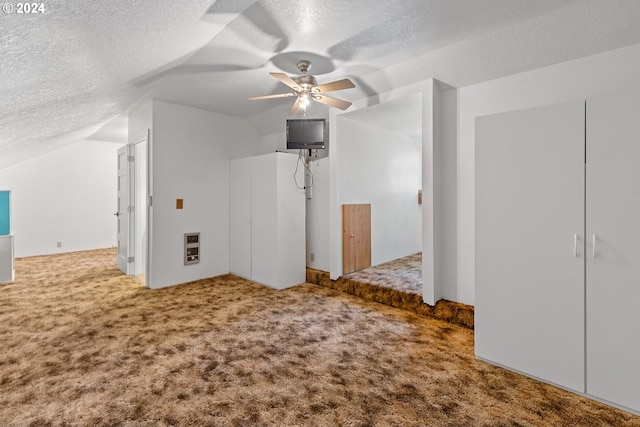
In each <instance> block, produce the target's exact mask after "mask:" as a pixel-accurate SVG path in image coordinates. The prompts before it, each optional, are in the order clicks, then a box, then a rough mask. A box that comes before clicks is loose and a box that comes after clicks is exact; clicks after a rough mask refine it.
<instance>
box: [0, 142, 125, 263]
mask: <svg viewBox="0 0 640 427" xmlns="http://www.w3.org/2000/svg"><path fill="white" fill-rule="evenodd" d="M121 146H122V144H114V143H111V142H101V141H80V142H77V143H74V144H70V145H66V146H64V147H62V148H60V149H58V150H55V151H52V152H49V153H46V154H43V155H41V156H38V157H35V158H32V159H31V160H27V161H25V162H22V163H18V164H15V165H13V166H9V167H5V168H3V169H2V170H0V189H8V190H12V205H13V206H12V211H13V216H12V220H13V229H14V232H15V255H16V257H27V256H34V255H44V254H53V253H61V252H74V251H83V250H89V249H98V248H108V247H115V246H116V244H117V236H116V226H117V222H116V217H115V216H114V215H113V214H114V213H115V212H116V210H117V202H116V197H117V170H116V168H117V151H118V148H120V147H121ZM57 242H62V247H60V248H58V247H57ZM114 263H115V258H114Z"/></svg>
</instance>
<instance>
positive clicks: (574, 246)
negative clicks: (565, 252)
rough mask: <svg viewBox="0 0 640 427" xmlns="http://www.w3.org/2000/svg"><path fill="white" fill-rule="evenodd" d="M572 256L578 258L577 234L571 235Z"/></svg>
mask: <svg viewBox="0 0 640 427" xmlns="http://www.w3.org/2000/svg"><path fill="white" fill-rule="evenodd" d="M573 256H574V257H576V258H578V233H575V234H574V235H573Z"/></svg>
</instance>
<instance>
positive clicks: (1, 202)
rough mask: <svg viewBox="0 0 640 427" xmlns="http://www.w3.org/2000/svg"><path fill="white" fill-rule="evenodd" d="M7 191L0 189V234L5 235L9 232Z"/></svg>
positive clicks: (8, 196) (9, 199) (8, 194)
mask: <svg viewBox="0 0 640 427" xmlns="http://www.w3.org/2000/svg"><path fill="white" fill-rule="evenodd" d="M10 195H11V193H10V192H9V191H0V236H4V235H7V234H9V233H10V232H11V224H10V214H11V208H10V205H9V203H10V201H11V197H10Z"/></svg>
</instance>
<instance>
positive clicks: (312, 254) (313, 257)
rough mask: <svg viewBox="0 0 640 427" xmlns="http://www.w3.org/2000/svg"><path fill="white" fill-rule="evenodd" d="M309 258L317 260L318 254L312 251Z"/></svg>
mask: <svg viewBox="0 0 640 427" xmlns="http://www.w3.org/2000/svg"><path fill="white" fill-rule="evenodd" d="M309 260H310V261H315V260H316V254H314V253H313V252H311V253H310V254H309Z"/></svg>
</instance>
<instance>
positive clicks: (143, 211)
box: [129, 129, 152, 287]
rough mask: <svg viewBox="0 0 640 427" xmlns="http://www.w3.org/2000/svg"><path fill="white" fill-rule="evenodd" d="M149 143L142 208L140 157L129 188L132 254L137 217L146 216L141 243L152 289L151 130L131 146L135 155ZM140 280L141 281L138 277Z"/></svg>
mask: <svg viewBox="0 0 640 427" xmlns="http://www.w3.org/2000/svg"><path fill="white" fill-rule="evenodd" d="M144 142H146V143H147V146H146V150H145V151H146V153H145V155H146V165H145V168H146V174H145V175H146V177H145V181H146V182H145V185H144V189H143V191H144V192H145V195H146V197H145V202H144V204H143V205H142V206H138V200H136V190H137V188H136V187H137V182H136V179H135V176H136V171H137V168H138V167H140V166H139V163H138V162H139V157H138V156H135V155H134V156H133V162H132V163H131V168H130V172H131V175H130V176H133V177H134V179H131V180H130V183H131V185H130V186H129V188H130V192H131V195H132V196H131V200H132V202H131V205H132V206H133V208H132V209H131V210H132V213H133V215H131V228H130V230H133V233H130V236H131V238H130V242H131V243H130V245H131V246H130V248H131V249H130V253H131V254H132V255H133V254H135V253H136V252H137V251H136V247H137V230H136V229H135V226H134V224H136V223H137V221H136V217H137V215H145V224H146V236H145V238H144V240H143V241H141V244H143V245H145V246H146V248H143V249H142V250H143V251H144V253H145V256H144V273H143V274H144V282H143V284H144V285H146V286H147V287H151V286H150V283H151V230H152V227H151V206H152V198H151V176H152V174H151V130H150V129H148V130H147V136H146V138H144V139H141V140H139V141H137V142H134V143H131V144H129V147H130V152H131V153H132V154H134V153H135V151H136V150H135V147H136V145H138V144H141V143H144ZM134 265H135V261H134ZM134 270H137V269H134V268H133V266H132V268H131V270H130V271H131V273H130V274H135V273H136V271H134ZM138 279H140V278H139V277H138Z"/></svg>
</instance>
